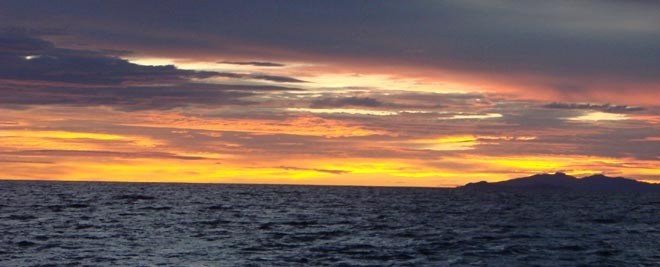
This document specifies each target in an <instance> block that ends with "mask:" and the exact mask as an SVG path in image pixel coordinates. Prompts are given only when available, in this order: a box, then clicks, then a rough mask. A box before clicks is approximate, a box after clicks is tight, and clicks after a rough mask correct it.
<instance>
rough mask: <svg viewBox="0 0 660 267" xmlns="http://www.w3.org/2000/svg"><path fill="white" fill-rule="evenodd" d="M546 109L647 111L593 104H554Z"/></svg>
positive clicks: (616, 111)
mask: <svg viewBox="0 0 660 267" xmlns="http://www.w3.org/2000/svg"><path fill="white" fill-rule="evenodd" d="M543 107H544V108H550V109H586V110H598V111H603V112H609V113H626V112H635V111H643V110H645V109H644V108H643V107H636V106H627V105H612V104H593V103H562V102H554V103H550V104H546V105H543Z"/></svg>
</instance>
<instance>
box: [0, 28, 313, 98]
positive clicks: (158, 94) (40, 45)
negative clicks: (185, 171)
mask: <svg viewBox="0 0 660 267" xmlns="http://www.w3.org/2000/svg"><path fill="white" fill-rule="evenodd" d="M126 53H130V52H129V51H116V50H99V51H91V50H75V49H62V48H57V47H56V46H54V45H53V44H52V43H51V42H48V41H45V40H43V39H40V38H37V37H32V36H26V35H22V34H16V33H15V32H4V33H0V80H3V82H2V83H0V89H2V92H1V93H0V104H4V105H11V106H15V107H20V106H21V105H48V104H57V105H73V106H87V105H107V106H113V107H116V108H118V109H128V110H134V109H152V108H155V109H169V108H174V107H180V106H186V105H246V104H253V103H254V102H251V101H246V100H242V98H244V97H248V96H252V95H255V93H256V92H267V91H283V90H287V91H294V90H298V89H296V88H289V87H280V86H266V85H264V86H259V85H254V86H252V85H228V84H205V83H195V82H192V80H193V79H204V78H210V77H229V78H236V79H262V80H269V81H279V82H302V81H300V80H297V79H294V78H290V77H283V76H268V75H261V74H259V75H249V74H235V73H226V72H222V73H220V72H212V71H192V70H182V69H178V68H176V67H175V66H171V65H168V66H143V65H138V64H133V63H130V62H128V61H126V60H124V59H121V58H118V57H116V55H118V54H126Z"/></svg>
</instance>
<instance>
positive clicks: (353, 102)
mask: <svg viewBox="0 0 660 267" xmlns="http://www.w3.org/2000/svg"><path fill="white" fill-rule="evenodd" d="M382 105H383V102H381V101H379V100H378V99H375V98H370V97H355V96H353V97H333V98H321V99H316V100H314V101H312V103H311V107H313V108H328V107H345V106H354V107H380V106H382Z"/></svg>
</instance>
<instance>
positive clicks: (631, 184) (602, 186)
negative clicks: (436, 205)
mask: <svg viewBox="0 0 660 267" xmlns="http://www.w3.org/2000/svg"><path fill="white" fill-rule="evenodd" d="M458 188H459V189H467V190H478V191H501V190H521V191H581V192H660V184H651V183H646V182H640V181H637V180H634V179H629V178H624V177H609V176H606V175H603V174H596V175H591V176H586V177H582V178H577V177H575V176H571V175H567V174H565V173H563V172H556V173H554V174H551V173H541V174H535V175H532V176H528V177H522V178H515V179H511V180H506V181H501V182H492V183H489V182H486V181H481V182H477V183H468V184H466V185H464V186H461V187H458Z"/></svg>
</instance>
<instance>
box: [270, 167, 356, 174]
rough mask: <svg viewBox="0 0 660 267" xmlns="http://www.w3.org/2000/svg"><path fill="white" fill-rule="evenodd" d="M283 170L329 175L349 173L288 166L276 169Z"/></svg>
mask: <svg viewBox="0 0 660 267" xmlns="http://www.w3.org/2000/svg"><path fill="white" fill-rule="evenodd" d="M278 168H280V169H284V170H294V171H315V172H324V173H329V174H345V173H350V171H346V170H331V169H316V168H299V167H290V166H280V167H278Z"/></svg>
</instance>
